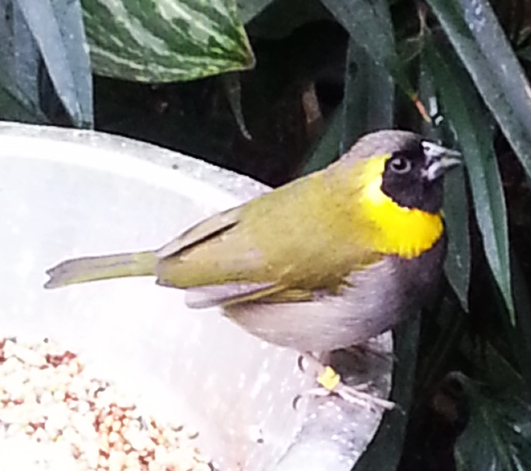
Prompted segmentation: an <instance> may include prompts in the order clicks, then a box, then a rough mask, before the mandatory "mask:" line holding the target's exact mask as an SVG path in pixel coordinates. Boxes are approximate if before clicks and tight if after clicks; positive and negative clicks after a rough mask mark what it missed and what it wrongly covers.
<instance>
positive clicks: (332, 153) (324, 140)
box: [302, 107, 343, 175]
mask: <svg viewBox="0 0 531 471" xmlns="http://www.w3.org/2000/svg"><path fill="white" fill-rule="evenodd" d="M342 123H343V113H342V109H341V107H338V108H337V109H336V110H335V111H334V113H333V114H332V116H331V117H330V119H329V121H328V124H327V127H326V130H325V131H324V133H323V134H322V135H321V137H320V138H319V139H318V141H317V142H316V144H315V145H314V146H313V147H312V149H311V150H310V152H309V157H308V159H307V163H306V165H305V166H304V169H303V171H302V175H307V174H308V173H312V172H315V171H317V170H321V169H322V168H325V167H326V166H327V165H329V164H331V163H332V162H333V161H334V160H336V159H337V157H338V155H339V142H340V139H341V131H342Z"/></svg>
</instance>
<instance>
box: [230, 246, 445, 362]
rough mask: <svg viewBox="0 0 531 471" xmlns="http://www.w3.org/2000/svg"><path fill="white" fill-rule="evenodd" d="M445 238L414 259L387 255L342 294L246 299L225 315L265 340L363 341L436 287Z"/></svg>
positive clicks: (305, 346)
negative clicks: (286, 299)
mask: <svg viewBox="0 0 531 471" xmlns="http://www.w3.org/2000/svg"><path fill="white" fill-rule="evenodd" d="M445 242H446V241H445V240H444V239H441V240H440V241H439V242H437V243H436V244H435V246H434V247H433V248H432V249H430V250H429V251H427V252H425V253H424V254H423V255H421V256H420V257H418V258H416V259H413V260H406V259H402V258H399V257H396V256H388V257H386V258H385V259H383V260H382V261H380V262H378V263H376V264H374V265H372V266H371V267H370V268H368V269H366V270H364V271H363V272H354V273H352V275H351V276H350V278H349V280H348V283H347V284H346V285H345V287H344V288H343V289H342V291H341V294H340V295H339V296H337V295H330V294H327V293H316V296H315V298H314V300H312V301H307V302H298V303H261V302H249V303H243V304H239V305H234V306H230V307H228V308H227V309H226V315H227V317H229V318H231V319H232V320H234V321H235V322H237V323H238V324H240V325H241V326H242V327H243V328H245V330H247V331H248V332H250V333H251V334H254V335H256V336H258V337H260V338H261V339H264V340H266V341H268V342H271V343H274V344H277V345H281V346H285V347H290V348H294V349H296V350H299V351H312V352H325V351H332V350H336V349H339V348H345V347H349V346H351V345H355V344H359V343H363V342H365V341H367V340H368V339H370V338H372V337H375V336H376V335H379V334H381V333H382V332H385V331H387V330H389V329H392V328H393V327H394V326H395V325H397V324H398V323H399V322H400V321H402V320H403V319H404V318H406V317H407V316H408V315H409V314H413V313H415V312H418V311H419V310H420V308H422V307H423V306H424V305H425V304H426V303H427V302H428V301H429V300H430V298H432V297H433V295H434V293H435V292H436V291H437V286H438V284H439V281H440V275H441V268H442V262H443V259H444V254H445V246H446V243H445Z"/></svg>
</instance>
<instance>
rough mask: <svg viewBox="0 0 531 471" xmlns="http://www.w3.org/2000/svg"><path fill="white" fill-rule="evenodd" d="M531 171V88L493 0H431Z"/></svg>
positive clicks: (439, 17)
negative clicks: (494, 8)
mask: <svg viewBox="0 0 531 471" xmlns="http://www.w3.org/2000/svg"><path fill="white" fill-rule="evenodd" d="M427 1H428V4H429V5H430V6H431V8H432V9H433V11H434V12H435V14H436V15H437V17H438V19H439V21H440V22H441V25H442V26H443V28H444V30H445V31H446V34H447V35H448V38H449V39H450V42H451V43H452V44H453V46H454V47H455V50H456V51H457V53H458V54H459V56H460V57H461V60H462V61H463V64H464V65H465V67H466V68H467V70H468V72H469V73H470V75H471V76H472V79H473V80H474V83H475V84H476V87H477V89H478V90H479V92H480V94H481V96H482V97H483V100H484V101H485V103H486V104H487V106H488V107H489V109H490V110H491V111H492V114H493V115H494V117H495V118H496V120H497V122H498V124H499V125H500V127H501V129H502V131H503V133H504V134H505V136H506V137H507V139H508V140H509V142H510V143H511V145H512V146H513V148H514V150H515V151H516V154H517V155H518V157H519V159H520V162H521V163H522V165H523V166H524V168H525V169H526V172H527V173H528V174H529V175H531V87H530V86H529V83H528V81H527V79H526V77H525V75H524V73H523V71H522V69H521V67H520V65H519V63H518V59H517V58H516V55H515V54H514V51H513V50H512V49H511V46H510V44H509V42H508V41H507V38H506V37H505V34H504V32H503V30H502V28H501V26H500V24H499V22H498V20H497V19H496V16H495V14H494V12H493V11H492V8H491V6H490V4H489V2H488V1H487V0H474V1H471V0H427Z"/></svg>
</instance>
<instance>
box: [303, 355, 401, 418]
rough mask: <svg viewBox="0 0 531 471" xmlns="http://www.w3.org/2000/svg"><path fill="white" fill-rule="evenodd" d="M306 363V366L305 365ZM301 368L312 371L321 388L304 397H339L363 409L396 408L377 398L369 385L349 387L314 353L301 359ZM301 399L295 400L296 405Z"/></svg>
mask: <svg viewBox="0 0 531 471" xmlns="http://www.w3.org/2000/svg"><path fill="white" fill-rule="evenodd" d="M304 363H306V365H304ZM299 368H300V369H301V370H302V371H304V372H308V371H311V373H313V374H314V375H315V377H316V381H317V383H319V385H320V386H319V387H317V388H313V389H310V390H308V391H306V392H305V393H303V395H311V396H328V395H332V394H335V395H338V396H340V397H341V398H342V399H344V400H345V401H347V402H349V403H352V404H357V405H360V406H362V407H369V408H371V409H372V408H374V407H375V406H377V407H382V408H383V409H387V410H390V409H392V408H393V407H394V403H393V402H391V401H388V400H386V399H382V398H379V397H375V396H373V395H372V394H370V393H369V392H367V389H368V387H369V384H368V383H362V384H357V385H356V386H348V385H347V384H345V383H344V382H343V381H342V379H341V377H340V376H339V374H338V373H337V372H336V371H335V370H334V369H333V368H332V367H331V366H327V365H324V364H323V363H322V362H321V361H319V359H318V358H317V357H316V356H315V355H314V354H312V353H305V354H303V355H301V356H300V357H299ZM298 399H300V397H297V398H295V401H294V404H296V402H297V401H298Z"/></svg>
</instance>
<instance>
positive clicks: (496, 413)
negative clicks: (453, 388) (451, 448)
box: [455, 375, 531, 471]
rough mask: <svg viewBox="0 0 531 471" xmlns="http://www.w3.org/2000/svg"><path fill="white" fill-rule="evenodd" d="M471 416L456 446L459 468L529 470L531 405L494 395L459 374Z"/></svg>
mask: <svg viewBox="0 0 531 471" xmlns="http://www.w3.org/2000/svg"><path fill="white" fill-rule="evenodd" d="M460 380H461V384H462V385H463V388H464V391H465V394H466V395H467V397H468V403H469V406H470V418H469V422H468V425H467V427H466V429H465V431H464V432H463V434H462V435H461V436H460V437H459V438H458V440H457V442H456V445H455V458H456V463H457V469H458V471H476V470H478V469H484V470H489V471H513V470H514V471H524V470H527V469H531V447H530V446H529V444H530V443H531V404H529V403H527V402H525V401H523V400H522V399H520V398H518V397H516V396H514V395H509V394H506V395H503V396H502V395H495V394H493V393H491V392H490V391H487V390H486V389H485V388H481V387H480V386H479V385H477V384H475V383H474V382H472V381H471V380H470V379H468V378H466V377H465V376H463V375H460Z"/></svg>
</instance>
